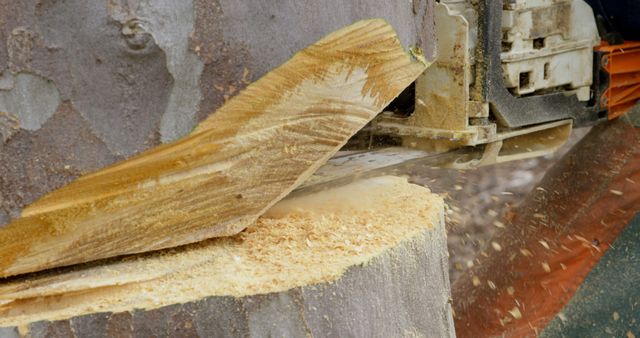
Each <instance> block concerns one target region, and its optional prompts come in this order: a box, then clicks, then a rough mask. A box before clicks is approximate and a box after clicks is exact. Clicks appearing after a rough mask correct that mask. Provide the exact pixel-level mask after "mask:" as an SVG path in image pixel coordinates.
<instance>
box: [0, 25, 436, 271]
mask: <svg viewBox="0 0 640 338" xmlns="http://www.w3.org/2000/svg"><path fill="white" fill-rule="evenodd" d="M425 67H426V62H424V61H423V60H422V61H418V60H416V59H415V58H412V57H411V56H410V55H409V54H408V53H406V52H405V51H404V49H403V48H402V46H401V44H400V42H399V41H398V38H397V36H396V35H395V32H394V31H393V28H392V27H391V26H389V25H388V24H387V23H386V22H384V21H383V20H375V19H374V20H365V21H360V22H358V23H356V24H353V25H351V26H348V27H346V28H344V29H341V30H339V31H336V32H334V33H332V34H330V35H328V36H327V37H325V38H324V39H322V40H320V41H318V42H317V43H315V44H314V45H311V46H309V47H308V48H306V49H304V50H303V51H301V52H299V53H298V54H296V55H295V56H294V57H293V58H292V59H291V60H290V61H288V62H286V63H285V64H283V65H282V66H281V67H279V68H278V69H276V70H274V71H272V72H270V73H269V74H267V75H265V76H264V77H263V78H261V79H260V80H258V81H257V82H255V83H254V84H252V85H250V86H249V87H248V88H247V89H246V90H244V91H243V92H242V93H240V94H239V95H238V96H236V97H234V98H233V99H231V100H230V101H229V102H228V103H227V104H225V105H224V106H223V107H222V108H221V109H219V110H218V111H216V112H215V114H213V115H211V116H210V117H209V118H208V119H206V120H205V121H203V122H202V123H201V124H200V125H199V126H198V127H197V128H196V130H195V131H194V132H193V133H192V134H191V135H190V136H188V137H186V138H184V139H181V140H179V141H176V142H174V143H171V144H168V145H163V146H160V147H157V148H155V149H152V150H149V151H147V152H144V153H142V154H141V155H139V156H136V157H134V158H132V159H130V160H127V161H124V162H121V163H119V164H116V165H114V166H111V167H109V168H107V169H104V170H101V171H98V172H96V173H93V174H90V175H87V176H84V177H81V178H80V179H78V180H77V181H75V182H73V183H71V184H69V185H67V186H65V187H63V188H61V189H59V190H57V191H54V192H52V193H50V194H48V195H45V196H44V197H43V198H41V199H40V200H38V201H36V202H35V203H33V204H32V205H30V206H29V207H27V208H26V209H24V210H23V212H22V217H21V218H19V219H17V220H15V221H13V222H11V223H10V224H9V225H7V226H6V227H4V228H2V229H0V277H2V276H10V275H15V274H21V273H26V272H32V271H39V270H43V269H47V268H52V267H57V266H65V265H70V264H76V263H80V262H87V261H91V260H96V259H101V258H107V257H113V256H117V255H123V254H132V253H140V252H146V251H151V250H157V249H161V248H167V247H174V246H178V245H182V244H186V243H193V242H196V241H200V240H203V239H206V238H211V237H218V236H228V235H232V234H235V233H237V232H239V231H241V230H242V229H244V228H245V227H246V226H248V225H249V224H252V223H253V222H255V220H256V218H257V217H258V216H259V215H260V214H262V213H263V212H264V211H266V210H267V209H268V208H269V207H271V206H272V205H273V204H274V203H275V202H277V201H278V200H280V199H281V198H283V197H284V196H286V195H287V194H288V193H289V192H290V191H291V190H293V189H294V188H295V187H296V186H297V185H298V184H300V183H301V182H302V181H304V180H305V179H306V178H307V177H308V176H309V175H311V174H312V173H313V172H314V171H315V170H316V169H317V168H318V167H319V166H320V165H322V164H323V163H324V162H326V160H327V159H329V158H330V157H331V156H332V155H333V154H334V153H335V152H337V151H338V150H339V149H340V147H341V146H343V145H344V144H345V142H346V141H347V140H348V139H349V138H350V137H351V136H352V135H353V134H354V133H355V132H357V131H358V130H359V129H361V128H362V127H363V126H364V125H365V124H366V123H368V122H369V121H370V120H371V119H372V118H373V117H374V116H375V115H376V114H377V113H379V112H380V111H381V110H382V109H383V108H384V107H385V106H386V105H388V103H389V102H390V101H391V100H392V99H394V98H395V97H396V96H397V95H398V94H399V93H400V92H401V91H402V90H403V89H404V88H406V87H407V86H409V84H411V82H413V81H414V80H415V78H416V77H417V76H418V75H419V74H420V73H422V71H423V70H424V69H425Z"/></svg>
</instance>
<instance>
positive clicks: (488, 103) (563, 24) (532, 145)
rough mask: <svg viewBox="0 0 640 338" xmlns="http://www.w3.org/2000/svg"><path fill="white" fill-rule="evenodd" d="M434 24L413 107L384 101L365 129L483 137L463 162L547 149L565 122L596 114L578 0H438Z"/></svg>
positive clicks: (427, 138) (404, 136)
mask: <svg viewBox="0 0 640 338" xmlns="http://www.w3.org/2000/svg"><path fill="white" fill-rule="evenodd" d="M474 3H475V4H474ZM435 26H436V35H437V38H438V45H437V55H438V56H437V59H436V62H435V63H434V64H433V65H432V66H431V67H430V68H429V69H427V70H426V71H425V73H424V74H423V75H422V76H421V77H420V78H419V79H418V80H417V81H416V83H415V86H414V88H412V89H411V90H413V91H414V93H412V94H413V97H414V98H413V106H412V105H410V104H402V103H400V104H399V105H396V106H391V107H390V109H389V110H388V111H387V112H385V113H383V114H381V115H380V116H379V117H378V118H377V119H376V120H375V121H374V122H373V123H372V124H371V128H370V129H369V130H368V132H369V133H371V134H373V135H375V136H377V137H380V136H383V135H386V136H391V137H392V138H393V139H395V142H397V143H399V144H401V145H402V146H404V147H409V148H416V149H421V150H427V151H430V152H445V151H449V150H452V149H456V148H460V147H464V146H478V145H486V146H485V147H484V151H485V154H484V156H483V158H482V159H481V160H480V161H474V162H473V163H468V164H466V165H464V164H458V165H457V166H459V167H465V166H477V165H485V164H491V163H497V162H504V161H510V160H514V159H520V158H527V157H534V156H540V155H544V154H548V153H551V152H553V151H555V150H556V149H558V148H559V147H560V146H562V145H563V144H564V143H565V141H566V140H567V139H568V137H569V135H570V134H571V129H572V126H573V125H584V124H589V123H594V122H595V121H597V120H599V119H600V118H601V116H599V115H598V111H597V109H595V108H592V106H593V102H591V101H592V97H591V86H592V84H593V73H594V71H593V63H594V62H593V55H594V53H593V48H594V47H595V46H597V45H598V44H599V42H600V38H599V35H598V30H597V27H596V22H595V19H594V16H593V12H592V10H591V7H590V6H589V5H587V4H586V3H585V2H584V1H582V0H560V1H551V0H533V1H532V0H516V1H505V2H504V4H502V2H496V1H480V2H472V1H441V2H439V3H437V4H436V5H435ZM398 106H400V107H403V108H404V109H402V108H400V109H398ZM407 107H408V109H407Z"/></svg>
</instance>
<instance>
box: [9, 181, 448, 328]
mask: <svg viewBox="0 0 640 338" xmlns="http://www.w3.org/2000/svg"><path fill="white" fill-rule="evenodd" d="M446 254H447V247H446V237H445V230H444V203H443V200H442V198H441V197H439V196H437V195H435V194H432V193H431V192H430V191H429V190H428V189H426V188H424V187H420V186H417V185H413V184H410V183H408V182H407V179H406V178H398V177H390V176H387V177H378V178H372V179H367V180H362V181H358V182H354V183H351V184H349V185H346V186H342V187H334V188H331V189H329V190H326V191H322V192H319V193H316V194H312V195H307V196H301V197H294V198H287V199H285V200H283V201H280V202H279V203H278V204H276V205H275V206H274V207H272V208H271V209H270V210H269V211H267V212H266V213H265V214H264V215H263V216H261V217H260V218H259V219H258V221H257V223H256V224H254V225H251V226H250V227H248V228H247V229H246V231H244V232H242V233H240V234H237V235H235V236H232V237H226V238H216V239H211V240H208V241H203V242H200V243H194V244H191V245H187V246H183V247H181V248H177V249H168V250H162V251H159V252H154V253H150V254H145V255H143V257H137V258H133V257H131V258H129V259H127V260H126V261H114V262H108V263H105V264H100V265H95V264H93V263H92V265H91V266H88V265H76V266H73V267H71V268H68V269H67V271H57V272H56V271H47V272H43V273H40V274H37V275H30V276H17V277H14V278H12V279H11V281H6V282H5V283H4V284H0V304H2V303H4V304H2V305H0V327H3V326H21V327H23V328H26V329H27V330H30V333H31V336H35V337H37V336H39V335H38V334H36V332H39V330H38V329H37V328H38V327H41V326H43V325H44V326H59V327H63V326H64V325H62V324H55V322H53V323H42V322H40V323H38V322H39V321H42V320H49V321H54V320H59V321H63V322H64V321H67V320H68V322H67V324H66V325H67V326H69V325H71V326H73V327H74V329H73V331H75V332H78V330H79V327H85V326H84V324H83V325H79V323H85V324H86V325H88V326H87V327H88V328H91V330H92V331H93V332H94V333H101V332H102V331H103V330H105V327H104V326H103V327H101V326H100V325H104V321H101V320H95V317H91V316H92V315H94V314H95V313H112V315H111V314H109V317H113V318H114V320H113V321H114V322H115V321H116V320H117V319H115V318H117V317H120V318H122V317H129V318H130V317H134V319H133V320H132V322H133V323H135V324H132V325H123V326H126V327H130V330H131V331H133V332H134V333H135V334H134V336H150V334H145V333H144V332H143V331H142V330H143V329H144V327H171V326H172V325H173V326H176V327H180V325H179V324H178V323H175V322H173V320H164V317H163V316H160V315H153V313H154V312H153V311H157V312H156V313H158V312H162V311H167V310H166V309H162V308H163V307H164V308H167V307H168V308H175V307H180V308H181V310H179V311H178V312H184V314H183V315H180V316H170V317H171V318H176V317H183V316H186V317H187V318H188V319H186V321H188V322H191V325H192V326H193V327H196V328H197V331H198V334H199V335H200V336H205V337H222V336H253V335H256V336H260V335H261V334H264V335H268V334H265V333H264V332H270V330H279V331H281V332H282V333H281V334H272V336H300V335H299V334H297V332H298V331H297V330H296V328H297V327H299V326H306V327H307V329H308V330H310V331H313V332H314V333H315V334H314V336H354V335H356V336H360V335H362V336H370V335H371V334H368V333H365V332H368V331H367V330H373V331H375V330H381V331H380V332H378V333H379V334H380V335H381V336H388V337H397V336H400V335H399V334H398V333H399V332H400V333H402V332H403V331H404V330H409V331H412V330H415V331H416V333H420V334H417V335H415V336H427V337H431V336H436V337H441V336H443V334H442V332H447V331H448V332H452V330H451V327H452V326H451V325H447V323H449V324H451V323H452V319H451V312H450V306H449V304H448V302H447V299H448V297H449V288H448V278H447V277H446V273H447V266H446V265H447V264H446ZM336 295H338V296H336ZM291 301H295V302H296V304H298V305H296V306H291ZM230 303H231V304H230ZM173 304H180V305H173ZM136 309H137V310H136ZM154 309H157V310H154ZM172 311H173V310H172ZM392 312H393V315H390V313H392ZM213 313H217V315H212V314H213ZM301 313H302V314H303V316H300V314H301ZM345 313H349V314H350V315H349V316H344V314H345ZM381 313H386V314H387V315H385V316H381ZM123 314H126V315H123ZM274 316H276V317H278V316H282V317H284V318H286V320H283V321H274V320H275V319H274ZM84 317H88V318H84ZM221 317H224V318H221ZM300 317H304V318H305V319H306V320H300V319H298V318H300ZM382 317H384V318H382ZM69 318H72V319H70V320H69ZM216 321H218V322H217V323H216ZM69 323H70V324H69ZM214 324H215V325H214ZM274 324H275V325H274ZM327 325H330V326H331V328H329V327H327ZM114 326H115V325H114ZM214 326H217V327H218V328H217V329H215V331H208V329H207V327H214ZM87 327H85V328H87ZM247 327H252V328H251V329H247V330H245V329H246V328H247ZM234 330H237V331H234ZM331 330H342V331H339V332H335V331H331ZM360 330H364V331H360ZM398 330H399V331H398ZM244 331H250V332H252V334H246V335H245V334H241V333H240V332H244ZM166 332H170V331H168V330H167V331H166ZM233 332H235V334H232V333H233ZM357 332H360V334H356V333H357ZM382 332H384V334H383V333H382ZM21 333H25V332H24V331H23V332H21ZM286 333H289V334H286ZM77 335H78V336H82V334H79V333H78V334H77ZM152 335H156V334H152ZM167 335H168V336H173V334H167ZM120 336H122V335H120ZM124 336H128V334H124ZM186 336H191V334H189V335H186Z"/></svg>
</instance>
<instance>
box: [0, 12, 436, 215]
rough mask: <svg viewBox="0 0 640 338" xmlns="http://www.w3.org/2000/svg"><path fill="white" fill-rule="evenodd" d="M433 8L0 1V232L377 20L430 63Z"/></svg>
mask: <svg viewBox="0 0 640 338" xmlns="http://www.w3.org/2000/svg"><path fill="white" fill-rule="evenodd" d="M432 6H433V1H432V0H412V1H408V0H393V1H377V0H356V1H349V2H344V1H340V0H325V1H312V0H266V1H265V0H243V1H236V0H180V1H175V0H103V1H85V0H39V1H38V0H0V226H2V225H3V224H6V223H8V222H9V221H10V220H11V219H14V218H16V217H18V216H19V213H20V211H21V210H22V208H23V207H24V206H26V205H27V204H29V203H31V202H33V201H34V200H35V199H37V198H38V197H40V196H42V195H43V194H45V193H47V192H49V191H51V190H54V189H55V188H58V187H60V186H62V185H64V184H66V183H68V182H70V181H71V180H73V179H75V178H77V177H78V176H80V175H82V174H85V173H88V172H91V171H94V170H96V169H99V168H102V167H104V166H106V165H109V164H111V163H113V162H115V161H117V160H121V159H124V158H127V157H130V156H132V155H134V154H136V153H139V152H141V151H143V150H145V149H148V148H150V147H153V146H155V145H158V144H160V143H162V142H168V141H171V140H174V139H176V138H179V137H181V136H184V135H185V134H187V133H189V132H190V131H191V130H192V129H193V127H194V126H195V125H196V124H197V123H198V121H200V120H202V119H203V118H204V117H205V116H207V115H208V114H209V113H211V112H212V111H214V110H215V109H216V108H218V107H219V106H220V105H221V104H222V103H224V101H225V100H226V99H228V98H229V97H231V96H233V95H235V94H236V93H238V92H239V91H240V90H241V89H242V88H244V87H245V86H246V85H247V84H248V83H250V82H252V81H253V80H255V79H257V78H258V77H260V76H262V75H263V74H265V73H266V72H268V71H269V70H270V69H272V68H274V67H276V66H278V65H280V64H281V63H283V62H284V61H286V60H287V59H288V58H289V57H291V56H292V55H293V53H294V52H296V51H298V50H300V49H302V48H304V47H305V46H307V45H309V44H311V43H313V42H315V41H316V40H318V39H320V38H322V37H323V36H324V35H326V34H328V33H330V32H331V31H333V30H335V29H338V28H340V27H343V26H345V25H348V24H350V23H353V22H354V21H357V20H359V19H364V18H375V17H383V18H385V19H387V20H388V21H389V22H390V23H391V24H392V25H393V26H394V27H395V28H396V29H397V30H398V32H399V35H400V38H401V40H402V42H403V44H404V45H405V46H409V45H418V46H422V47H423V50H424V51H425V54H426V55H427V57H428V58H433V50H434V46H433V44H432V43H427V42H433V17H432V15H433V11H432Z"/></svg>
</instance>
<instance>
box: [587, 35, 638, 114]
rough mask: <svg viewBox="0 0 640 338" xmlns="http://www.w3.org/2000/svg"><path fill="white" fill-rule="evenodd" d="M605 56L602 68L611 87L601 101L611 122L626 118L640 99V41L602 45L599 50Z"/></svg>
mask: <svg viewBox="0 0 640 338" xmlns="http://www.w3.org/2000/svg"><path fill="white" fill-rule="evenodd" d="M596 51H599V52H603V53H604V55H603V56H602V60H601V65H602V68H603V69H604V70H605V71H606V72H607V73H608V74H609V87H608V88H607V90H606V91H605V92H604V94H603V95H602V97H601V100H600V104H601V106H602V108H605V109H607V110H608V111H609V114H608V118H609V120H611V119H614V118H616V117H618V116H621V115H624V114H625V113H626V112H627V111H629V109H631V107H633V106H634V105H635V103H636V102H637V101H638V100H639V99H640V41H629V42H625V43H623V44H621V45H609V44H608V43H607V42H603V43H602V44H601V45H600V46H598V47H596Z"/></svg>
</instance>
